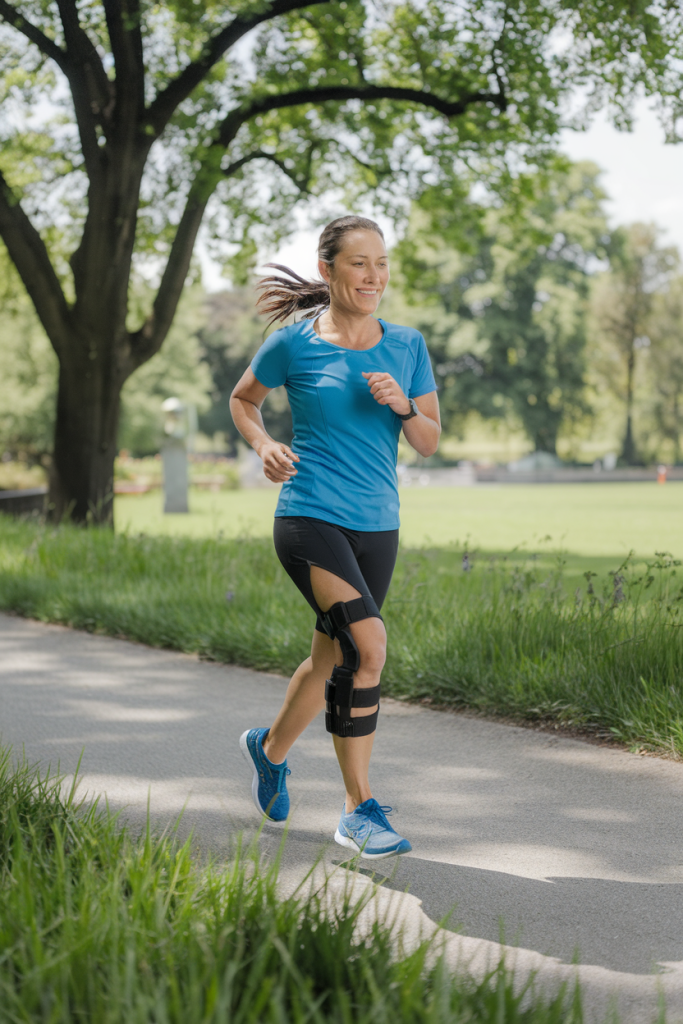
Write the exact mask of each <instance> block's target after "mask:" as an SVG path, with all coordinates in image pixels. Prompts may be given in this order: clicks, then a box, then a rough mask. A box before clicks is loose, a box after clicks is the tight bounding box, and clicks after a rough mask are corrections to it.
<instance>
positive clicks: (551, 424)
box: [399, 159, 608, 454]
mask: <svg viewBox="0 0 683 1024" xmlns="http://www.w3.org/2000/svg"><path fill="white" fill-rule="evenodd" d="M598 177H599V172H598V168H597V167H596V166H595V165H594V164H591V163H578V164H569V163H568V162H567V161H566V160H562V159H559V160H558V161H557V162H556V164H555V166H554V167H548V168H546V169H545V170H544V172H542V173H541V174H540V175H538V176H537V177H536V178H535V179H533V180H531V181H529V182H528V183H527V184H528V185H529V186H530V188H529V193H530V194H529V196H528V198H526V199H522V198H519V197H517V198H516V200H515V201H514V202H509V203H507V204H505V205H503V206H501V207H499V208H496V209H491V210H488V211H487V212H486V214H485V215H484V217H483V219H482V222H481V223H480V224H479V225H478V226H476V225H475V227H473V228H472V229H471V231H470V234H469V237H465V238H460V237H459V236H460V234H461V225H462V221H463V217H462V216H461V215H460V212H458V213H457V215H456V217H455V220H454V223H453V225H452V229H453V233H454V241H453V242H452V243H449V241H448V236H449V234H451V232H450V231H449V230H448V229H449V221H452V220H453V214H451V213H449V211H448V210H447V209H446V208H445V205H444V204H443V200H441V206H439V205H438V203H437V202H436V200H435V201H434V202H430V203H429V207H428V211H427V212H426V213H425V211H424V210H423V209H421V208H420V207H418V208H417V216H416V217H415V219H414V224H413V226H412V230H411V231H409V232H408V234H407V235H406V237H405V239H404V240H403V242H402V243H401V245H400V246H399V255H400V257H401V267H402V270H403V273H404V275H405V276H406V279H407V283H408V284H409V286H410V288H411V291H412V298H413V302H414V304H415V312H414V314H413V315H414V317H416V320H415V323H416V326H418V327H420V329H421V330H422V331H423V332H424V334H425V337H426V338H427V342H428V345H429V348H430V351H431V352H432V355H433V356H434V358H435V363H436V372H437V376H438V378H439V383H440V386H441V393H442V399H441V400H442V405H443V419H444V423H445V424H446V425H447V428H448V426H450V428H451V429H454V430H455V431H457V430H458V427H459V426H461V425H464V420H465V419H466V417H467V414H468V413H470V412H472V411H475V412H477V413H479V414H480V415H481V416H483V417H484V418H487V419H494V420H495V419H507V420H508V421H511V422H514V423H515V424H516V425H519V426H521V427H522V428H523V430H524V431H525V432H526V434H527V436H528V438H529V440H530V441H531V443H532V445H533V447H534V449H535V450H539V451H545V452H551V453H553V454H554V453H555V452H556V446H557V440H558V435H559V434H560V432H561V430H563V429H564V430H565V432H566V431H567V429H569V428H571V427H572V425H573V424H574V423H575V421H576V420H577V419H580V418H581V417H583V416H584V415H585V414H586V412H587V405H586V401H585V367H586V341H587V312H588V294H589V284H590V279H591V273H592V271H593V268H594V267H595V265H597V264H598V263H599V260H600V259H604V257H605V251H606V250H605V246H606V243H607V242H608V235H607V222H606V217H605V213H604V210H603V200H604V198H605V194H604V192H603V190H602V188H601V186H600V184H599V181H598ZM422 206H424V199H423V203H422ZM435 220H437V221H438V220H440V222H441V225H442V238H441V239H440V240H439V241H438V242H435V240H434V222H435ZM477 227H478V230H477ZM466 243H467V244H466ZM468 250H469V251H468Z"/></svg>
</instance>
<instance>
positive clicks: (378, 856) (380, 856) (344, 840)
mask: <svg viewBox="0 0 683 1024" xmlns="http://www.w3.org/2000/svg"><path fill="white" fill-rule="evenodd" d="M334 841H335V843H339V845H340V846H345V847H346V848H347V850H353V852H354V853H359V854H360V855H361V857H362V858H363V860H384V858H385V857H397V856H398V854H397V852H396V850H387V852H386V853H366V852H365V850H361V848H360V846H359V845H358V843H356V842H354V840H353V839H351V837H350V836H343V835H342V834H341V832H340V831H339V829H337V831H336V832H335V833H334ZM406 852H407V851H406Z"/></svg>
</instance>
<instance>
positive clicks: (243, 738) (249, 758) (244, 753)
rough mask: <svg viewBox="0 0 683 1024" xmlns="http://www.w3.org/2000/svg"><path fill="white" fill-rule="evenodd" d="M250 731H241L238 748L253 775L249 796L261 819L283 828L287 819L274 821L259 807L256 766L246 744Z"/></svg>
mask: <svg viewBox="0 0 683 1024" xmlns="http://www.w3.org/2000/svg"><path fill="white" fill-rule="evenodd" d="M250 732H251V730H250V729H247V730H246V732H243V733H242V735H241V736H240V750H241V751H242V756H243V757H244V760H245V761H246V762H247V764H248V765H250V766H251V770H252V772H253V773H254V777H253V778H252V780H251V798H252V800H253V801H254V807H255V808H256V810H257V811H258V812H259V814H260V815H261V817H262V818H263V820H264V821H267V822H268V824H269V825H273V826H274V827H275V828H284V827H285V825H286V824H287V819H285V820H284V821H274V820H273V819H272V818H269V817H268V815H267V814H265V813H264V811H263V808H262V807H261V804H260V803H259V801H258V784H259V777H258V768H257V767H256V765H255V764H254V759H253V757H252V756H251V754H250V753H249V746H248V744H247V736H248V735H249V733H250Z"/></svg>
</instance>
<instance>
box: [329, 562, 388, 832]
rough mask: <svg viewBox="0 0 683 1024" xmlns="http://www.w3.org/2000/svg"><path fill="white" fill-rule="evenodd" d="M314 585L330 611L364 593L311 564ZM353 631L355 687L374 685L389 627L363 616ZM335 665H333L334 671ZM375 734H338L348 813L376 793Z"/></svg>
mask: <svg viewBox="0 0 683 1024" xmlns="http://www.w3.org/2000/svg"><path fill="white" fill-rule="evenodd" d="M311 585H312V587H313V594H314V596H315V599H316V601H317V603H318V605H319V607H320V608H322V610H323V611H328V610H329V609H330V608H331V607H332V605H333V604H336V603H337V602H338V601H352V600H353V599H354V598H356V597H360V596H361V595H360V593H359V592H358V591H357V590H356V589H355V588H354V587H352V586H351V585H350V584H349V583H347V582H346V581H345V580H342V579H341V578H340V577H339V576H335V575H334V574H333V573H331V572H327V570H326V569H320V568H319V567H318V566H311ZM349 628H350V630H351V634H352V636H353V639H354V640H355V642H356V645H357V647H358V650H359V652H360V668H359V669H358V671H357V672H356V674H355V677H354V686H358V687H371V686H376V685H377V684H378V683H379V679H380V674H381V672H382V668H383V667H384V662H385V659H386V642H387V640H386V638H387V635H386V630H385V629H384V623H383V622H382V620H381V619H376V618H373V619H362V620H361V621H360V622H353V623H351V625H350V627H349ZM335 648H336V663H337V664H341V662H342V656H341V649H340V647H339V644H338V643H337V642H336V641H335ZM331 668H332V666H330V671H331ZM376 710H377V708H376V706H375V707H373V708H353V709H352V711H351V714H352V716H354V717H355V716H356V715H371V714H373V713H374V712H375V711H376ZM374 738H375V734H374V733H371V734H370V735H369V736H345V737H341V736H334V737H333V739H334V749H335V751H336V754H337V760H338V761H339V767H340V768H341V773H342V776H343V778H344V785H345V786H346V813H347V814H351V812H352V811H354V810H355V809H356V807H357V806H358V804H361V803H363V801H365V800H369V799H370V797H371V796H372V792H371V790H370V780H369V777H368V771H369V767H370V755H371V753H372V744H373V741H374Z"/></svg>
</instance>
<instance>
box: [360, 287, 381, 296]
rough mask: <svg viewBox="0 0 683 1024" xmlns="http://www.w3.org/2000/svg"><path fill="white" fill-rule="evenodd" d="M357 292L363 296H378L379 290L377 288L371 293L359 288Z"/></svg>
mask: <svg viewBox="0 0 683 1024" xmlns="http://www.w3.org/2000/svg"><path fill="white" fill-rule="evenodd" d="M356 291H357V292H359V293H360V294H361V295H376V294H377V289H376V288H375V289H374V290H373V291H371V292H370V291H364V290H363V289H362V288H357V289H356Z"/></svg>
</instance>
